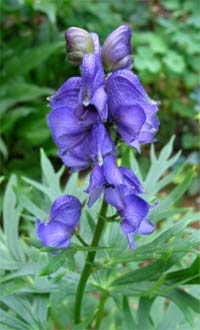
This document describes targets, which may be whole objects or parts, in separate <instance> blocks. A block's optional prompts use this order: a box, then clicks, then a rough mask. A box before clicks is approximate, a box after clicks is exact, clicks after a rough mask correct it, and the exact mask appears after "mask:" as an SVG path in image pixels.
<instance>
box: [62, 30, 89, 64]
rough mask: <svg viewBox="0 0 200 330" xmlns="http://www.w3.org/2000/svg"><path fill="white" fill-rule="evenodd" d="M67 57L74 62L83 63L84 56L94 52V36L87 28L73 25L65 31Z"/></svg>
mask: <svg viewBox="0 0 200 330" xmlns="http://www.w3.org/2000/svg"><path fill="white" fill-rule="evenodd" d="M65 38H66V47H67V52H68V55H67V59H68V61H69V62H70V63H72V64H78V65H79V64H81V63H82V59H83V56H84V55H85V54H88V53H93V52H94V42H93V39H92V36H91V35H90V33H89V32H87V31H86V30H83V29H80V28H77V27H71V28H69V29H68V30H67V31H66V32H65Z"/></svg>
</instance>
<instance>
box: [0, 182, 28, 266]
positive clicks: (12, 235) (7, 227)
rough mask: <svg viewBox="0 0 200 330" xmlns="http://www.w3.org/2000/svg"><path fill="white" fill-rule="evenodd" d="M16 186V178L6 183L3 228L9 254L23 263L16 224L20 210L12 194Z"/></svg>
mask: <svg viewBox="0 0 200 330" xmlns="http://www.w3.org/2000/svg"><path fill="white" fill-rule="evenodd" d="M16 185H17V179H16V176H15V175H12V176H11V177H10V180H9V181H8V184H7V187H6V192H5V197H4V201H3V228H4V232H5V235H6V240H7V245H8V248H9V250H10V252H11V254H12V255H13V257H14V258H15V259H16V260H19V261H24V254H23V251H22V249H21V247H20V242H19V238H18V224H19V216H20V211H21V210H20V209H19V208H17V207H16V196H15V192H14V187H16Z"/></svg>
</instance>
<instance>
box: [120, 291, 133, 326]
mask: <svg viewBox="0 0 200 330" xmlns="http://www.w3.org/2000/svg"><path fill="white" fill-rule="evenodd" d="M122 310H123V313H124V323H125V326H126V329H132V328H134V329H136V322H135V320H134V318H133V315H132V313H131V309H130V307H129V302H128V298H127V297H123V302H122Z"/></svg>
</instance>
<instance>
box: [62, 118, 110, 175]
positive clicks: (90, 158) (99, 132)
mask: <svg viewBox="0 0 200 330" xmlns="http://www.w3.org/2000/svg"><path fill="white" fill-rule="evenodd" d="M115 154H116V151H115V145H114V143H113V141H112V139H111V138H110V135H109V134H108V132H107V130H106V128H105V127H104V125H103V124H102V123H101V122H99V121H97V122H96V123H95V124H94V125H93V126H92V129H91V132H90V135H89V136H88V137H87V138H85V139H84V140H83V142H81V143H80V144H79V145H78V146H77V147H75V148H73V149H70V150H68V149H67V150H65V148H61V149H60V150H59V156H60V158H61V159H62V161H63V163H64V164H65V165H67V166H69V167H71V172H74V171H81V170H84V169H86V168H88V167H90V166H91V164H92V163H98V164H99V165H102V164H103V160H104V158H105V157H106V156H108V155H115Z"/></svg>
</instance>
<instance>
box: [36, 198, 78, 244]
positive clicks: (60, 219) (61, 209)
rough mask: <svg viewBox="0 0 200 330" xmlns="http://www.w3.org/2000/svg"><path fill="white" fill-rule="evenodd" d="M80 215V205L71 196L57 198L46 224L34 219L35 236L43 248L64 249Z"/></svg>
mask: <svg viewBox="0 0 200 330" xmlns="http://www.w3.org/2000/svg"><path fill="white" fill-rule="evenodd" d="M80 215H81V203H80V202H79V200H78V199H77V198H76V197H74V196H71V195H62V196H60V197H58V198H57V199H56V200H55V201H54V203H53V204H52V206H51V210H50V214H49V218H48V219H47V221H46V223H44V222H41V221H40V220H39V219H36V227H37V228H36V234H37V236H38V238H39V239H40V240H41V242H42V244H43V245H44V246H45V247H54V248H66V247H68V246H69V245H70V240H71V237H72V235H73V232H74V230H75V228H76V226H77V224H78V222H79V219H80Z"/></svg>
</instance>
